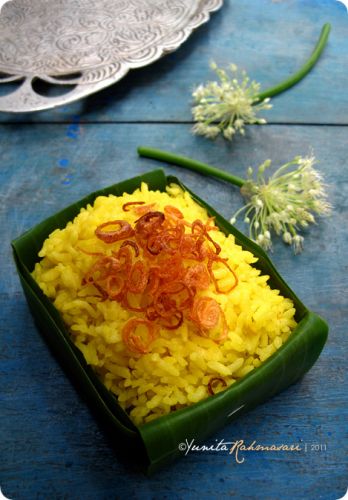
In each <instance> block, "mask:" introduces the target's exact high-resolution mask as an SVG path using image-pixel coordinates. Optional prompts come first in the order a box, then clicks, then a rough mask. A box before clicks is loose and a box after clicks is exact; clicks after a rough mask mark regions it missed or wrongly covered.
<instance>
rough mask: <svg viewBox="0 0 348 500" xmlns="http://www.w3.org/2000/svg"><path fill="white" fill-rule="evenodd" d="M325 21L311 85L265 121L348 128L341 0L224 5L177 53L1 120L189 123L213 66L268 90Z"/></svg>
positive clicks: (307, 49) (347, 31) (277, 105)
mask: <svg viewBox="0 0 348 500" xmlns="http://www.w3.org/2000/svg"><path fill="white" fill-rule="evenodd" d="M325 22H330V23H331V24H332V33H331V36H330V40H329V44H328V46H327V48H326V50H325V53H324V54H323V56H322V58H321V60H320V62H319V63H318V65H317V66H316V67H315V68H314V70H313V71H312V73H311V74H310V75H309V76H307V78H306V80H305V81H303V82H301V83H300V84H298V85H297V86H296V87H295V88H294V89H293V90H291V91H290V92H288V93H286V94H283V95H282V96H279V97H277V98H274V107H273V109H272V110H271V111H269V112H267V113H265V115H264V116H266V117H267V119H268V120H269V121H271V122H272V123H333V124H345V123H347V115H348V114H347V110H348V95H347V91H346V89H347V67H348V50H347V49H348V44H347V40H348V15H347V13H346V9H345V7H344V5H343V4H342V3H339V2H337V1H335V0H320V1H318V0H306V1H303V0H282V1H278V0H258V1H257V2H250V1H249V0H225V4H224V7H223V8H222V9H221V11H219V12H217V13H215V14H213V16H212V19H211V21H210V22H209V23H208V24H207V25H204V26H202V27H200V28H199V29H198V30H197V32H195V33H194V34H193V35H192V36H191V38H190V39H189V40H188V41H187V42H186V43H185V44H184V45H183V46H182V47H181V48H180V50H178V51H177V52H176V53H174V54H171V55H169V56H167V57H165V58H163V59H161V60H160V61H158V62H156V63H155V64H153V65H151V66H149V67H147V68H143V69H139V70H136V71H132V72H131V73H129V74H128V76H126V77H125V78H124V79H123V80H122V81H120V82H119V83H117V84H115V85H113V86H112V87H110V88H109V89H105V90H103V91H101V92H100V93H98V94H96V95H95V96H91V97H89V98H87V99H84V100H82V101H80V102H77V103H74V104H71V105H67V106H63V107H60V108H58V109H56V110H51V111H45V112H41V113H36V114H28V115H8V114H5V113H0V121H2V122H11V121H14V122H17V121H29V122H47V121H55V122H64V121H68V122H73V121H74V120H82V121H88V122H95V121H96V122H106V121H107V122H110V121H111V122H122V121H131V122H133V121H161V122H162V121H166V122H173V121H174V122H185V121H186V122H187V121H190V120H191V109H190V103H191V91H192V89H193V88H194V87H195V86H196V85H198V84H199V83H202V82H205V81H206V80H208V79H212V78H213V76H214V75H213V73H212V72H211V71H210V69H209V62H210V60H212V59H213V60H215V61H216V62H217V63H218V64H220V65H226V64H228V63H230V62H234V63H236V64H238V65H239V66H240V67H242V68H245V69H246V70H247V71H248V73H249V74H250V76H251V78H253V79H255V80H257V81H259V82H260V83H261V84H262V86H263V87H268V86H271V85H274V84H276V83H278V82H279V81H281V80H282V79H284V78H286V77H288V76H289V75H290V74H291V73H292V72H294V71H295V70H297V69H298V68H299V67H300V66H301V64H302V63H303V62H304V61H305V60H306V58H307V57H308V56H309V54H310V53H311V51H312V49H313V47H314V45H315V43H316V40H317V38H318V36H319V33H320V30H321V26H322V25H323V24H324V23H325ZM0 91H1V86H0Z"/></svg>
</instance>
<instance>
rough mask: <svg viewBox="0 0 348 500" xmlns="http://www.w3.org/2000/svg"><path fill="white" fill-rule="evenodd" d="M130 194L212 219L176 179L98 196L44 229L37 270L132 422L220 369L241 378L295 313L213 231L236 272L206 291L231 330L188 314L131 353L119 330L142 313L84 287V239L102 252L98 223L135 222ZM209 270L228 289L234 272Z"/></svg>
mask: <svg viewBox="0 0 348 500" xmlns="http://www.w3.org/2000/svg"><path fill="white" fill-rule="evenodd" d="M131 201H144V202H145V203H153V202H156V208H155V210H163V208H164V206H165V205H168V204H170V205H173V206H175V207H177V208H178V209H179V210H181V212H182V213H183V215H184V218H185V219H186V220H187V221H189V222H192V221H194V220H195V219H201V220H202V221H204V222H205V221H206V220H207V219H208V216H207V213H206V210H205V209H204V208H202V207H200V206H199V205H197V204H196V203H195V202H194V201H193V200H192V199H191V197H190V195H189V193H187V192H186V191H183V190H182V189H181V188H180V187H179V186H177V185H174V184H172V185H171V186H169V187H168V188H167V192H166V193H164V192H160V191H156V192H154V191H149V189H148V186H147V185H146V184H144V183H143V184H142V185H141V188H140V189H137V190H136V191H135V192H134V193H133V194H124V195H123V196H121V197H116V196H113V195H110V196H108V197H105V196H100V197H98V198H97V199H96V200H95V203H94V205H93V206H90V205H88V206H87V207H86V208H83V209H82V210H81V212H80V213H79V215H78V216H77V217H76V218H75V219H74V221H72V222H69V223H68V224H67V226H66V227H65V228H64V229H62V230H59V229H57V230H55V231H54V232H53V233H52V234H51V235H50V236H49V237H48V238H47V240H46V241H45V242H44V245H43V247H42V249H41V251H40V252H39V256H40V257H41V258H42V260H41V261H40V262H39V263H38V264H36V267H35V270H34V272H33V276H34V278H35V280H36V281H37V282H38V284H39V286H40V287H41V289H42V290H43V292H44V293H45V294H46V295H47V296H48V297H49V298H50V299H51V300H52V301H53V303H54V305H55V307H56V308H57V309H58V310H59V311H60V313H61V314H62V317H63V319H64V321H65V323H66V324H67V325H68V327H69V330H70V333H71V337H72V340H73V341H74V343H75V344H76V346H77V347H78V348H79V349H80V350H81V351H82V353H83V355H84V357H85V359H86V361H87V363H88V364H90V365H91V366H92V367H93V368H94V369H95V370H96V372H97V373H98V375H99V376H100V377H101V379H102V381H103V382H104V384H105V385H106V387H107V388H108V389H110V390H111V391H112V392H113V393H114V394H116V395H117V397H118V401H119V404H120V405H121V407H122V408H124V409H125V410H126V411H128V413H129V415H130V418H131V419H132V420H133V422H134V423H135V424H137V425H141V424H143V423H146V422H149V421H150V420H152V419H155V418H158V417H160V416H162V415H165V414H167V413H169V412H170V411H173V410H175V409H179V408H182V407H185V406H188V405H191V404H193V403H196V402H198V401H200V400H202V399H204V398H206V397H208V389H207V387H208V384H209V382H210V381H211V379H213V378H219V377H221V378H223V379H224V380H225V381H226V383H227V385H228V386H230V385H231V384H233V383H234V382H236V381H237V380H239V379H240V378H241V377H244V376H245V375H247V374H248V373H250V372H251V371H252V370H254V369H255V368H257V367H258V366H259V365H260V364H261V363H262V362H263V361H265V360H266V359H267V358H268V357H269V356H271V355H272V354H273V353H274V352H275V351H276V350H277V349H278V348H279V347H280V346H281V345H282V344H283V343H284V342H285V341H286V340H287V338H288V336H289V335H290V333H291V331H292V330H293V329H294V327H295V326H296V322H295V320H294V314H295V309H294V305H293V303H292V301H291V300H290V299H288V298H284V297H282V296H281V295H280V293H279V291H278V290H274V289H271V288H270V286H269V285H268V284H267V281H268V279H269V277H268V276H265V275H262V274H261V272H260V271H259V270H258V269H257V268H256V267H254V264H255V262H256V261H257V258H256V257H255V256H254V255H253V254H252V253H250V252H248V251H245V250H243V249H242V248H241V247H240V246H238V245H236V244H235V241H234V237H233V236H232V235H229V236H227V237H226V236H225V235H224V234H223V233H222V232H220V231H214V235H213V237H214V240H215V241H216V242H217V243H218V244H219V245H220V246H221V248H222V251H221V256H223V257H225V258H228V263H229V265H230V266H231V267H232V268H233V270H234V271H235V273H236V274H237V276H238V281H239V282H238V285H237V287H236V288H235V289H233V290H232V291H231V292H229V293H226V294H225V293H224V294H221V293H216V291H215V288H214V286H213V285H212V284H211V285H210V287H209V289H208V290H206V291H205V292H204V293H205V294H206V295H208V296H210V297H212V298H214V299H215V300H216V301H217V302H218V303H219V304H220V307H221V309H222V310H223V311H224V314H225V317H226V320H227V325H228V336H227V339H226V340H225V341H224V342H222V343H220V344H218V343H216V342H214V341H213V340H211V339H209V338H206V337H202V336H200V335H198V334H197V333H196V330H195V329H194V326H193V325H192V324H191V323H190V322H188V321H185V322H184V323H183V324H182V325H181V326H180V327H179V328H177V329H176V330H166V329H164V328H162V329H161V330H160V333H159V335H158V337H157V338H156V340H154V341H153V343H152V344H151V349H150V352H148V353H147V354H143V355H137V354H134V353H132V352H130V351H129V350H128V349H127V347H126V346H125V344H124V342H123V340H122V336H121V329H122V327H123V325H124V324H125V323H126V322H127V320H128V319H129V318H131V317H134V316H137V315H138V314H137V313H134V312H131V311H127V310H125V309H124V308H123V307H122V306H121V305H120V304H119V303H118V302H116V301H111V300H105V301H100V300H99V299H98V298H96V297H95V296H93V291H92V290H91V289H90V288H92V287H91V286H87V287H81V282H82V279H83V277H84V275H85V273H86V272H87V271H88V269H89V268H90V267H91V265H92V264H93V262H94V261H95V257H93V256H91V255H87V254H86V253H83V252H82V251H81V250H80V248H82V249H84V250H87V251H89V252H98V251H102V252H104V253H105V252H107V251H108V249H107V248H106V247H107V245H106V244H105V243H104V242H102V241H101V240H99V239H97V238H96V236H95V234H94V231H95V229H96V227H97V226H98V225H100V224H102V223H104V222H106V221H109V220H116V219H124V220H127V221H128V222H130V223H131V224H133V223H134V222H135V220H136V219H137V218H138V217H139V216H137V215H136V214H135V213H132V210H131V211H129V212H124V211H123V210H122V205H123V204H124V203H127V202H131ZM215 275H216V276H217V278H218V279H219V284H220V288H221V287H222V288H223V287H226V289H228V288H229V285H230V283H229V280H230V279H233V278H230V273H229V272H228V271H227V269H226V267H225V266H223V265H222V264H221V265H220V268H219V269H218V270H217V271H216V273H215ZM221 388H222V387H221ZM218 390H219V389H218Z"/></svg>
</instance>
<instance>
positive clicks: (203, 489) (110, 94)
mask: <svg viewBox="0 0 348 500" xmlns="http://www.w3.org/2000/svg"><path fill="white" fill-rule="evenodd" d="M325 22H330V23H331V25H332V32H331V36H330V40H329V43H328V46H327V48H326V50H325V53H324V54H323V56H322V58H321V59H320V61H319V63H318V64H317V66H316V67H315V69H314V70H313V71H312V73H311V74H310V75H309V76H308V77H307V78H306V79H305V80H304V81H302V82H301V83H300V84H298V85H297V86H296V87H294V88H293V89H292V90H291V91H289V92H288V93H286V94H283V95H281V96H279V97H277V98H274V100H273V105H274V106H273V109H272V110H270V111H269V112H267V113H265V116H266V117H267V119H268V122H269V123H268V125H266V126H262V127H261V126H252V127H249V128H248V130H247V133H246V136H245V137H240V138H237V139H236V140H235V141H234V142H233V143H232V144H229V143H226V142H224V141H223V140H221V139H218V140H217V141H215V142H209V141H207V140H205V139H203V138H198V137H194V136H192V135H191V133H190V129H191V113H190V93H191V90H192V88H193V87H194V86H195V85H196V84H199V83H201V82H204V81H206V80H207V79H209V78H212V74H211V73H210V70H209V67H208V64H209V61H210V60H211V59H214V60H215V61H216V62H217V63H219V64H220V65H224V64H227V63H229V62H235V63H236V64H237V65H238V66H240V67H242V68H245V69H246V70H247V71H248V73H249V74H250V75H251V76H252V78H254V79H256V80H257V81H259V82H261V84H262V85H263V86H264V87H265V86H269V85H272V84H275V83H277V82H278V81H280V80H281V79H283V78H285V77H286V76H288V75H289V74H290V73H292V72H293V71H294V70H295V69H296V68H298V67H299V66H300V65H301V63H302V62H303V61H304V60H305V59H306V57H307V56H308V55H309V53H310V52H311V50H312V48H313V46H314V43H315V41H316V39H317V37H318V34H319V32H320V29H321V26H322V25H323V24H324V23H325ZM347 68H348V14H347V11H346V8H345V7H344V5H343V4H342V3H339V2H337V1H335V0H258V1H257V2H250V1H248V0H225V5H224V7H223V8H222V9H221V11H219V12H217V13H215V14H214V15H213V16H212V19H211V21H210V22H209V24H206V25H204V26H202V27H201V28H199V30H197V31H196V32H195V33H194V34H193V35H192V37H191V38H190V39H189V40H188V41H187V42H186V44H185V45H184V46H182V47H181V49H180V50H179V51H177V52H176V53H173V54H171V55H169V56H167V57H165V58H163V59H161V60H160V61H158V62H156V63H155V64H153V65H152V66H150V67H148V68H143V69H139V70H137V71H134V72H131V73H130V74H128V75H127V76H126V77H125V78H124V79H123V80H122V81H121V82H119V83H118V84H116V85H114V86H113V87H110V88H108V89H106V90H104V91H102V92H100V93H99V94H97V95H94V96H91V97H89V98H88V99H85V100H83V101H80V102H77V103H74V104H71V105H69V106H63V107H61V108H58V109H56V110H53V111H45V112H41V113H37V114H28V115H10V114H5V113H2V114H1V113H0V159H1V163H0V179H1V218H0V224H1V238H2V245H1V247H0V252H1V277H0V279H1V288H0V310H1V324H0V329H1V337H0V339H1V340H0V342H1V347H0V356H1V357H0V359H1V362H0V376H1V379H0V381H1V382H0V387H1V405H0V420H1V424H0V425H1V426H0V487H1V490H2V492H3V494H4V495H5V496H7V497H9V498H11V499H30V500H31V499H36V498H39V499H41V498H42V499H46V498H47V499H63V498H64V499H75V498H76V499H79V498H81V499H97V500H98V499H108V498H170V499H172V498H173V499H175V498H230V497H231V498H236V499H265V500H266V499H306V500H316V499H325V500H336V499H338V498H341V497H343V495H344V493H345V492H346V489H347V484H348V481H347V374H346V365H347V362H346V359H347V302H348V300H347V284H348V280H347V274H348V265H347V248H348V211H347V199H348V161H347V138H348V127H347V125H348V92H347V88H348V74H347ZM140 144H143V145H149V146H157V147H161V148H163V149H168V150H171V151H176V152H178V153H181V154H185V155H188V156H192V157H194V158H197V159H201V160H203V161H205V162H207V163H211V164H213V165H216V166H219V167H222V168H224V169H225V170H228V171H230V172H234V173H235V174H237V175H240V176H243V174H244V172H245V169H246V168H247V167H248V166H249V165H253V166H257V165H259V164H260V163H261V162H263V161H264V160H265V159H266V158H271V159H272V160H273V161H274V163H275V165H280V164H281V163H282V162H285V161H287V160H289V159H291V158H292V157H293V156H295V155H297V154H301V155H305V154H307V153H308V152H310V151H311V149H313V151H314V153H315V155H316V157H317V159H318V162H319V163H318V165H317V166H318V169H319V170H320V171H321V172H322V173H323V174H324V175H325V178H326V181H327V183H328V184H329V188H328V190H329V194H330V199H331V202H332V203H333V205H334V212H333V215H332V217H331V218H329V219H325V220H322V221H320V223H319V224H318V225H316V226H314V227H313V228H312V229H311V231H310V232H309V233H308V235H307V236H306V238H305V251H304V253H303V254H301V255H298V256H294V255H292V253H291V251H290V250H289V248H287V247H285V246H284V245H283V244H282V243H281V242H279V243H278V242H277V243H276V244H275V245H274V252H273V255H272V260H273V261H274V263H275V265H276V266H277V268H278V269H279V271H280V273H281V274H282V276H283V277H284V278H285V280H286V281H287V282H288V283H289V285H290V286H291V287H292V288H293V290H294V291H295V292H296V293H297V294H298V296H299V297H300V298H301V299H302V300H303V301H304V302H305V304H306V305H307V306H308V307H309V308H311V309H312V310H314V311H316V312H317V313H319V314H320V315H321V316H323V317H324V318H326V320H327V321H328V323H329V325H330V334H329V339H328V342H327V344H326V346H325V349H324V351H323V353H322V355H321V356H320V358H319V360H318V362H317V363H316V364H315V366H314V367H313V369H312V370H311V371H310V372H309V373H308V374H307V375H306V376H305V377H304V378H303V379H302V380H301V381H300V382H299V383H297V384H296V385H294V386H292V387H291V388H290V389H288V390H287V391H285V392H283V393H282V394H280V395H278V396H277V397H275V398H273V399H272V400H271V401H269V402H267V403H265V404H264V405H262V406H260V407H258V408H257V409H255V410H253V411H252V412H250V413H249V414H247V415H245V416H243V417H241V418H239V419H238V420H237V421H235V422H234V423H233V424H231V425H229V426H227V427H225V428H223V429H221V430H220V431H219V433H218V434H216V435H215V436H212V437H211V439H210V440H208V441H207V442H206V443H205V444H206V445H212V444H216V443H217V442H219V441H220V440H222V439H223V440H225V441H236V440H244V442H245V444H250V443H252V442H253V441H256V442H257V443H258V444H289V445H290V444H299V445H300V447H301V451H299V452H273V453H272V452H246V453H245V454H244V455H243V457H244V459H245V460H244V462H243V463H237V462H236V460H235V457H234V456H231V455H229V454H227V453H226V452H214V451H210V452H191V453H189V454H187V456H185V457H183V458H182V459H181V460H180V461H178V462H176V463H175V464H173V465H172V466H171V467H169V468H167V469H165V470H163V471H161V472H159V473H158V474H156V475H155V476H153V477H150V478H148V477H145V476H143V475H141V474H139V473H138V472H136V471H135V470H134V469H133V468H132V467H131V465H130V464H126V463H124V462H123V461H122V460H121V459H120V457H119V456H118V454H117V452H115V450H114V449H113V448H112V447H111V446H110V443H109V442H108V439H107V437H106V435H105V434H104V431H103V429H102V428H101V427H100V426H99V424H98V423H97V421H96V420H95V419H94V418H93V416H92V414H91V412H90V410H89V408H88V407H87V406H86V405H85V402H84V401H83V400H82V398H81V397H80V396H79V394H78V393H77V392H76V390H75V389H74V387H73V385H72V384H71V383H70V381H69V380H68V379H67V378H66V376H65V375H64V373H63V372H62V370H61V368H60V366H59V364H58V362H57V361H56V360H55V358H54V357H53V356H52V354H51V352H50V351H49V349H48V348H47V346H46V345H45V344H44V342H43V340H42V339H41V337H40V336H39V334H38V331H37V329H36V327H35V326H34V323H33V320H32V317H31V315H30V313H29V310H28V307H27V305H26V302H25V299H24V296H23V293H22V290H21V288H20V284H19V280H18V278H17V275H16V272H15V268H14V264H13V262H12V257H11V251H10V241H11V240H12V239H13V238H15V237H17V236H19V235H20V234H22V233H23V232H24V231H25V230H27V229H29V228H31V227H32V226H34V225H35V224H36V223H38V222H39V221H41V220H43V219H44V218H46V217H47V216H49V215H51V214H53V213H54V212H56V211H58V210H59V209H62V208H64V207H65V206H67V205H68V204H70V203H71V202H73V201H74V200H77V199H80V198H81V197H82V196H84V195H86V194H87V193H89V192H90V191H93V190H95V189H98V188H101V187H103V186H107V185H110V184H113V183H115V182H118V181H119V180H123V179H126V178H128V177H132V176H134V175H136V174H140V173H143V172H146V171H149V170H151V169H152V168H153V167H157V166H158V165H157V164H155V163H154V162H152V161H149V160H146V159H140V158H138V157H137V154H136V147H137V146H138V145H140ZM165 168H166V171H167V172H168V173H169V172H170V173H174V174H176V175H178V176H179V177H180V178H181V179H182V181H183V182H184V183H185V184H186V185H187V186H189V187H190V188H192V189H193V190H194V191H195V192H196V193H198V194H200V196H201V197H202V198H204V199H205V200H206V201H207V202H208V203H209V204H211V205H213V206H214V207H215V208H216V209H217V210H218V211H220V212H221V213H222V214H223V215H224V216H226V218H229V217H230V216H231V214H232V213H233V212H234V211H235V210H236V208H237V207H239V206H240V203H241V198H240V195H239V193H238V190H236V189H234V188H233V187H230V186H229V185H227V184H225V183H223V182H219V181H217V180H213V179H207V178H206V177H202V176H200V175H198V174H195V173H192V172H189V171H184V170H182V169H180V168H175V167H165ZM241 228H242V229H243V227H242V226H241ZM134 458H135V457H134Z"/></svg>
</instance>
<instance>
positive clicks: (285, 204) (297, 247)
mask: <svg viewBox="0 0 348 500" xmlns="http://www.w3.org/2000/svg"><path fill="white" fill-rule="evenodd" d="M314 163H315V158H314V157H313V156H310V157H306V158H302V157H301V156H298V157H296V158H294V159H293V160H292V161H290V162H289V163H286V164H285V165H283V166H281V167H280V168H279V169H278V170H277V171H276V172H275V173H274V174H273V175H272V176H270V177H269V179H268V180H267V181H266V179H265V178H264V171H265V170H266V169H267V168H269V166H270V164H271V161H270V160H267V161H265V162H264V163H263V164H262V165H261V166H260V167H259V168H258V172H257V176H256V179H255V180H253V178H252V176H253V169H252V168H249V169H248V179H247V181H246V182H245V184H243V186H242V188H241V193H242V195H243V197H244V198H245V199H246V201H247V203H246V205H245V206H243V207H242V208H240V209H239V210H238V211H237V212H236V213H235V214H234V216H233V217H232V219H231V223H232V224H234V223H235V222H236V219H237V217H238V216H239V215H240V214H241V213H243V212H244V221H245V222H246V223H248V224H249V225H250V237H251V238H252V239H254V240H255V241H256V242H257V243H258V244H259V245H260V246H262V247H263V248H264V249H265V250H270V249H271V247H272V241H271V234H272V232H275V234H277V235H278V236H279V235H281V236H282V238H283V241H284V242H285V243H287V244H289V245H292V246H293V249H294V252H295V253H299V252H301V251H302V249H303V240H304V238H303V236H301V235H299V234H298V231H299V230H300V229H301V228H305V227H307V226H308V225H309V224H313V223H315V218H314V215H321V216H324V215H329V214H330V212H331V209H332V207H331V205H330V203H328V201H327V194H326V192H325V184H324V183H323V179H322V176H321V175H320V173H319V172H318V171H316V170H315V169H314V168H313V164H314Z"/></svg>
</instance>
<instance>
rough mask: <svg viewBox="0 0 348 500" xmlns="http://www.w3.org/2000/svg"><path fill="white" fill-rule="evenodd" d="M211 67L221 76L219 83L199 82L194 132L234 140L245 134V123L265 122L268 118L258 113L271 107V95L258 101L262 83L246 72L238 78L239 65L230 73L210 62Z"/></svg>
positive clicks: (195, 101) (209, 136) (196, 91)
mask: <svg viewBox="0 0 348 500" xmlns="http://www.w3.org/2000/svg"><path fill="white" fill-rule="evenodd" d="M211 68H212V69H213V70H214V71H215V73H216V74H217V76H218V77H219V80H220V81H219V82H208V83H207V84H206V85H199V86H198V87H197V88H196V89H195V90H194V92H193V94H192V96H193V99H194V106H193V108H192V114H193V119H194V121H195V122H196V123H195V125H194V127H193V133H194V134H197V135H203V136H205V137H207V138H209V139H215V138H216V137H217V136H218V135H219V134H220V133H222V134H223V136H224V137H225V139H227V140H231V139H232V138H233V136H234V135H235V134H236V133H237V132H239V133H240V134H242V135H243V134H244V125H245V124H254V123H257V124H264V123H266V120H265V119H263V118H258V117H257V116H256V113H257V112H258V111H261V110H262V109H270V108H271V107H272V106H271V105H270V104H269V98H267V99H264V100H263V101H260V102H259V99H258V95H259V91H260V84H259V83H257V82H255V81H252V82H250V79H249V77H248V76H247V74H246V73H245V71H242V72H241V79H240V80H239V79H238V74H239V72H238V68H237V66H236V65H234V64H231V65H230V66H229V68H228V69H229V73H230V74H229V73H228V71H225V70H224V69H220V68H218V67H217V65H216V64H215V63H211Z"/></svg>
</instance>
